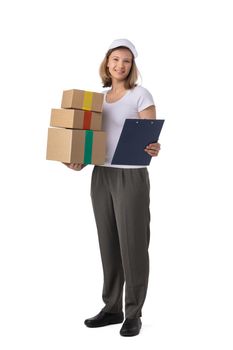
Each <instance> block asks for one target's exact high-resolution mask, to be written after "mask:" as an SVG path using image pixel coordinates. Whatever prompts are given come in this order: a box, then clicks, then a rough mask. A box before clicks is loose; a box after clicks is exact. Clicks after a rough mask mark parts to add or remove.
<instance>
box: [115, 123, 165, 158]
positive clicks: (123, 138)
mask: <svg viewBox="0 0 233 350" xmlns="http://www.w3.org/2000/svg"><path fill="white" fill-rule="evenodd" d="M163 123H164V120H163V119H126V120H125V123H124V126H123V129H122V132H121V135H120V138H119V141H118V144H117V147H116V150H115V153H114V156H113V159H112V164H118V165H149V164H150V161H151V158H152V157H151V156H150V155H149V154H147V153H146V152H145V151H144V148H145V147H146V146H147V145H148V144H150V143H154V142H157V141H158V139H159V135H160V132H161V130H162V127H163Z"/></svg>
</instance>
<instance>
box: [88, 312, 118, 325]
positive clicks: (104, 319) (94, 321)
mask: <svg viewBox="0 0 233 350" xmlns="http://www.w3.org/2000/svg"><path fill="white" fill-rule="evenodd" d="M123 320H124V315H123V312H118V313H114V314H113V313H109V312H104V311H100V313H98V315H96V316H94V317H92V318H88V319H87V320H85V321H84V323H85V325H86V326H87V327H90V328H94V327H103V326H108V325H110V324H117V323H122V322H123Z"/></svg>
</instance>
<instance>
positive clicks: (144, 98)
mask: <svg viewBox="0 0 233 350" xmlns="http://www.w3.org/2000/svg"><path fill="white" fill-rule="evenodd" d="M154 104H155V103H154V99H153V97H152V95H151V93H150V92H149V91H148V90H147V89H143V90H141V91H140V96H139V98H138V112H141V111H143V110H144V109H145V108H147V107H149V106H154Z"/></svg>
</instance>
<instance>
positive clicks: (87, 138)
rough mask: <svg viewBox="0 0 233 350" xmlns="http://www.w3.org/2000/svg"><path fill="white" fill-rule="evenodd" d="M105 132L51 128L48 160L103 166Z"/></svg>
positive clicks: (49, 131)
mask: <svg viewBox="0 0 233 350" xmlns="http://www.w3.org/2000/svg"><path fill="white" fill-rule="evenodd" d="M105 145H106V133H105V132H104V131H92V130H72V129H62V128H61V129H60V128H49V129H48V143H47V155H46V159H47V160H57V161H60V162H64V163H82V164H96V165H101V164H104V162H105Z"/></svg>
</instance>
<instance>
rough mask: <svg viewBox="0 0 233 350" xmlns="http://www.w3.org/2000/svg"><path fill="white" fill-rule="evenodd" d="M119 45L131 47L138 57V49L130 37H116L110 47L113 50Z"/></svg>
mask: <svg viewBox="0 0 233 350" xmlns="http://www.w3.org/2000/svg"><path fill="white" fill-rule="evenodd" d="M119 46H124V47H127V48H128V49H130V51H131V52H132V54H133V55H134V58H136V57H137V55H138V53H137V50H136V49H135V46H134V44H133V43H131V41H129V40H128V39H116V40H114V41H113V42H112V43H111V45H110V46H109V48H108V49H109V50H112V49H115V48H117V47H119Z"/></svg>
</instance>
